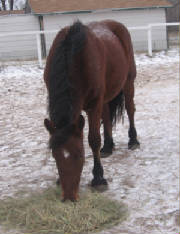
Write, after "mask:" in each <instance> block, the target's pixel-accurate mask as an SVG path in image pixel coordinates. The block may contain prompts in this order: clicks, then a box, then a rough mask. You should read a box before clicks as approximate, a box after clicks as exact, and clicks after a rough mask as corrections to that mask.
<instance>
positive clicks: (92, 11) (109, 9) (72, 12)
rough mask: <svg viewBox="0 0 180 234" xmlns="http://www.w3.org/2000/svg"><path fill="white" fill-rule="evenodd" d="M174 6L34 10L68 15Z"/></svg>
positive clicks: (48, 13) (43, 13) (44, 13)
mask: <svg viewBox="0 0 180 234" xmlns="http://www.w3.org/2000/svg"><path fill="white" fill-rule="evenodd" d="M172 7H173V6H171V5H168V6H152V7H129V8H104V9H97V10H96V9H94V10H82V11H57V12H42V13H36V12H34V11H32V12H33V13H34V14H35V15H59V14H61V15H68V14H88V13H99V12H106V11H125V10H148V9H159V8H172Z"/></svg>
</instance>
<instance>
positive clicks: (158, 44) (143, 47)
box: [44, 9, 167, 51]
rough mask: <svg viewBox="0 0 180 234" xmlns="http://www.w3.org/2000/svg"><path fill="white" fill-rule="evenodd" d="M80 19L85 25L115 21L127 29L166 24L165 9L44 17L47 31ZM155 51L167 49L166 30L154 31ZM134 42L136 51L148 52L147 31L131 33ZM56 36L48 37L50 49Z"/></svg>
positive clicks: (47, 43)
mask: <svg viewBox="0 0 180 234" xmlns="http://www.w3.org/2000/svg"><path fill="white" fill-rule="evenodd" d="M77 19H80V20H81V21H82V22H84V23H88V22H91V21H100V20H104V19H113V20H116V21H119V22H121V23H123V24H125V25H126V26H127V27H135V26H146V25H148V24H150V23H165V22H166V16H165V10H164V9H147V10H126V11H124V10H121V11H113V12H112V11H111V12H110V11H106V12H105V11H104V12H96V13H88V14H72V15H47V16H44V27H45V30H53V29H61V28H63V27H64V26H67V25H69V24H72V23H73V22H74V21H75V20H77ZM152 35H153V49H154V50H162V49H167V40H166V28H162V27H161V28H158V30H153V34H152ZM131 36H132V41H133V45H134V50H135V51H147V30H144V31H133V32H131ZM54 37H55V34H54V35H50V34H49V35H46V45H47V48H48V50H49V47H50V45H51V43H52V40H53V38H54Z"/></svg>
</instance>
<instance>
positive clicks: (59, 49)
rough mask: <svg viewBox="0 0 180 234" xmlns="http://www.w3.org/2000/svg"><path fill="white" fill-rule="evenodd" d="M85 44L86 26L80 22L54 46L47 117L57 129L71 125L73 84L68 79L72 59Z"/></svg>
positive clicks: (70, 28)
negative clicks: (48, 116)
mask: <svg viewBox="0 0 180 234" xmlns="http://www.w3.org/2000/svg"><path fill="white" fill-rule="evenodd" d="M85 42H86V26H84V25H83V24H82V23H81V22H80V21H77V22H75V23H74V24H73V25H72V26H70V27H69V29H68V32H67V34H66V35H65V38H64V40H62V41H60V42H59V45H56V48H55V53H54V54H53V55H52V59H51V64H50V74H49V77H50V78H49V115H50V119H51V120H52V122H53V123H54V125H55V126H56V128H57V129H62V128H64V127H65V126H68V125H70V124H71V123H72V118H73V106H72V100H73V96H72V90H73V84H72V82H71V81H70V79H69V77H70V75H71V68H72V66H73V58H74V56H75V55H76V54H78V53H79V52H80V51H81V50H82V49H83V47H84V45H85Z"/></svg>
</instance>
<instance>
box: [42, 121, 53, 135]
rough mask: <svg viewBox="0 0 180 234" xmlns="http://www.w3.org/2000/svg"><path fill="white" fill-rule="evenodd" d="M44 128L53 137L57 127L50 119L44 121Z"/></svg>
mask: <svg viewBox="0 0 180 234" xmlns="http://www.w3.org/2000/svg"><path fill="white" fill-rule="evenodd" d="M44 126H45V128H46V129H47V130H48V132H49V133H50V134H51V135H52V134H53V133H54V132H55V127H54V124H53V122H52V121H50V120H49V119H45V120H44Z"/></svg>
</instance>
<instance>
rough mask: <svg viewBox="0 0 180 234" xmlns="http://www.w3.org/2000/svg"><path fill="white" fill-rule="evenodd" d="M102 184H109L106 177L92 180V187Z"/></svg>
mask: <svg viewBox="0 0 180 234" xmlns="http://www.w3.org/2000/svg"><path fill="white" fill-rule="evenodd" d="M100 185H108V183H107V180H106V179H104V178H98V179H93V180H92V182H91V186H92V187H96V186H100Z"/></svg>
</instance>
